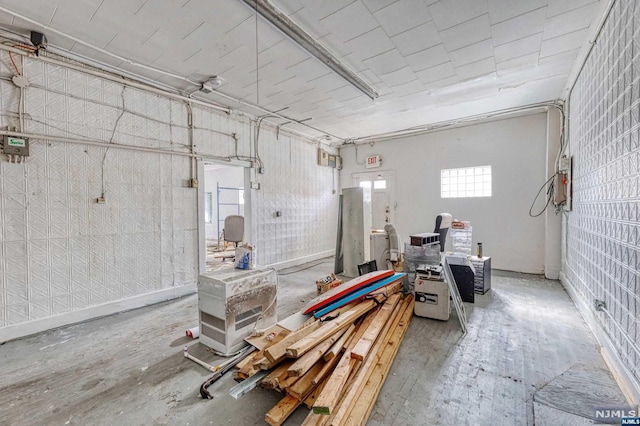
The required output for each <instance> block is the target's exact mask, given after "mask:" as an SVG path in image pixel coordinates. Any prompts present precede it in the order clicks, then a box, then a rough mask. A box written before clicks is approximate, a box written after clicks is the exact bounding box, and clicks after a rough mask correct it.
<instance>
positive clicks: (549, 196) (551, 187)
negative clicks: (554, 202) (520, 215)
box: [529, 172, 558, 217]
mask: <svg viewBox="0 0 640 426" xmlns="http://www.w3.org/2000/svg"><path fill="white" fill-rule="evenodd" d="M557 175H558V173H557V172H556V173H554V174H553V176H551V177H550V178H549V179H548V180H547V181H546V182H545V183H544V184H543V185H542V186H541V187H540V190H539V191H538V194H537V195H536V198H534V199H533V203H531V207H530V208H529V216H531V217H538V216H540V215H542V213H544V212H545V211H546V210H547V207H549V203H551V199H553V193H554V188H555V185H554V182H553V180H554V179H555V177H556V176H557ZM545 188H547V191H546V192H547V202H546V204H545V205H544V207H543V209H542V210H540V212H538V213H536V214H533V206H534V205H535V204H536V201H537V200H538V198H539V197H540V194H542V191H544V189H545Z"/></svg>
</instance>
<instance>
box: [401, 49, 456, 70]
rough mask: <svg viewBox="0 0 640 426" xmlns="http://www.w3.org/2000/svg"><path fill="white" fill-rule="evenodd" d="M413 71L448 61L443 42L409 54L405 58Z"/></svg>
mask: <svg viewBox="0 0 640 426" xmlns="http://www.w3.org/2000/svg"><path fill="white" fill-rule="evenodd" d="M405 60H406V61H407V63H408V64H409V66H410V67H411V68H412V69H413V70H414V71H421V70H423V69H427V68H431V67H435V66H436V65H440V64H443V63H445V62H448V61H449V53H448V52H447V49H445V47H444V45H443V44H439V45H437V46H433V47H430V48H429V49H425V50H422V51H420V52H417V53H414V54H413V55H409V56H407V57H406V58H405Z"/></svg>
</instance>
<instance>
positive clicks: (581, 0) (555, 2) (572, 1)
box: [547, 0, 598, 18]
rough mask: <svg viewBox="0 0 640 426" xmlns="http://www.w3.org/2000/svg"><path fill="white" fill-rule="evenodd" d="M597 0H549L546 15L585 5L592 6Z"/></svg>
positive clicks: (560, 13)
mask: <svg viewBox="0 0 640 426" xmlns="http://www.w3.org/2000/svg"><path fill="white" fill-rule="evenodd" d="M597 3H598V0H549V7H548V10H547V17H549V18H551V17H554V16H557V15H562V14H563V13H567V12H570V11H572V10H576V9H580V8H582V7H585V6H594V5H595V4H597Z"/></svg>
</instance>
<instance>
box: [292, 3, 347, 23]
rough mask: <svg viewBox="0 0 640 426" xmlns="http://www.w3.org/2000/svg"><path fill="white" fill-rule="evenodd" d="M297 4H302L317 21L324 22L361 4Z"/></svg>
mask: <svg viewBox="0 0 640 426" xmlns="http://www.w3.org/2000/svg"><path fill="white" fill-rule="evenodd" d="M293 3H294V4H295V3H302V4H304V7H305V8H307V9H309V10H310V11H311V12H312V13H313V14H314V16H315V17H316V19H319V20H323V19H324V18H326V17H327V16H330V15H333V14H336V13H339V12H340V11H341V10H342V9H345V8H347V7H348V6H350V5H353V3H359V1H357V0H331V1H317V0H303V1H302V2H300V0H298V1H297V2H293Z"/></svg>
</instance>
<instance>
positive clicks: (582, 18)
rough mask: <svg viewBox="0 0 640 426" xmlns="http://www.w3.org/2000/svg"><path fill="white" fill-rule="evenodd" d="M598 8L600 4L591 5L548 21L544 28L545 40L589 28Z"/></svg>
mask: <svg viewBox="0 0 640 426" xmlns="http://www.w3.org/2000/svg"><path fill="white" fill-rule="evenodd" d="M598 7H599V4H598V3H591V4H589V5H587V6H584V7H581V8H579V9H574V10H572V11H570V12H566V13H563V14H562V15H556V16H554V17H552V18H550V19H548V20H547V22H546V24H545V26H544V38H545V40H546V39H550V38H553V37H558V36H561V35H564V34H568V33H572V32H574V31H578V30H581V29H583V28H588V27H589V25H591V21H592V20H593V17H594V15H595V12H596V11H597V10H598Z"/></svg>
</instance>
